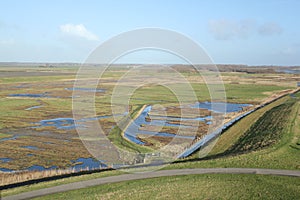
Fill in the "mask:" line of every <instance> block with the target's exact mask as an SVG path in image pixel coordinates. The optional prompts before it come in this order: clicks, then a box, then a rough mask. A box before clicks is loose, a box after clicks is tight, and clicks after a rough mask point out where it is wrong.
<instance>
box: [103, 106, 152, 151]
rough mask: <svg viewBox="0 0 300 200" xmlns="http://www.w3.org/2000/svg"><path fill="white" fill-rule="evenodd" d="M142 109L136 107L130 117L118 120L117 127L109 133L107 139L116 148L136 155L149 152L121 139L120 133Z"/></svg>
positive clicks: (145, 148) (141, 107)
mask: <svg viewBox="0 0 300 200" xmlns="http://www.w3.org/2000/svg"><path fill="white" fill-rule="evenodd" d="M141 109H143V105H140V106H138V107H137V108H136V109H135V110H134V111H133V112H132V113H131V114H130V116H126V117H124V118H123V119H121V120H120V122H119V126H120V127H119V126H115V127H114V128H113V129H112V130H111V132H110V133H109V134H108V139H109V140H110V141H111V142H112V143H113V144H114V145H116V146H117V147H119V148H121V149H124V150H126V151H131V152H137V153H146V152H150V151H151V149H150V148H147V147H144V146H141V145H138V144H135V143H133V142H130V141H128V140H126V139H125V138H124V137H123V133H122V131H124V130H125V129H126V127H127V125H128V124H129V123H131V121H132V119H135V117H136V116H137V115H139V113H140V110H141Z"/></svg>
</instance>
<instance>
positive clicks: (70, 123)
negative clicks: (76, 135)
mask: <svg viewBox="0 0 300 200" xmlns="http://www.w3.org/2000/svg"><path fill="white" fill-rule="evenodd" d="M126 114H127V112H125V113H124V114H116V115H104V116H96V117H89V118H83V119H79V120H77V121H76V122H88V121H94V120H99V119H106V118H111V117H118V116H124V115H126ZM37 125H38V126H34V127H32V128H41V127H46V126H52V127H55V128H57V129H64V130H70V129H76V128H85V126H84V125H82V124H81V125H79V124H75V120H74V119H73V118H54V119H45V120H41V121H40V122H39V123H37Z"/></svg>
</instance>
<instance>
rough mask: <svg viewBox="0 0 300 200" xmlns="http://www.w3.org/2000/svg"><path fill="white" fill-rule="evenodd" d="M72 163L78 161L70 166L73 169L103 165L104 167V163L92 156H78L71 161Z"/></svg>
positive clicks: (101, 166) (89, 168)
mask: <svg viewBox="0 0 300 200" xmlns="http://www.w3.org/2000/svg"><path fill="white" fill-rule="evenodd" d="M73 163H79V164H76V165H75V166H73V167H72V168H73V169H75V171H80V170H85V169H88V170H91V169H101V168H103V167H106V165H105V164H102V163H101V162H100V161H98V160H96V159H93V158H78V159H77V160H75V161H73Z"/></svg>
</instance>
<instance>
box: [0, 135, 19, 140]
mask: <svg viewBox="0 0 300 200" xmlns="http://www.w3.org/2000/svg"><path fill="white" fill-rule="evenodd" d="M17 138H18V136H16V135H14V136H12V137H8V138H2V139H0V142H4V141H7V140H16V139H17Z"/></svg>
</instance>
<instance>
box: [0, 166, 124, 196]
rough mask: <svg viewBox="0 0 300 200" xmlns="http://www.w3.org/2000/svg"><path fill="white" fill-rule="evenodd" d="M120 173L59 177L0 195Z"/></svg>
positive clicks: (118, 172) (107, 172)
mask: <svg viewBox="0 0 300 200" xmlns="http://www.w3.org/2000/svg"><path fill="white" fill-rule="evenodd" d="M121 174H124V172H122V171H117V170H114V171H104V172H101V173H94V174H87V175H82V176H76V177H70V178H64V179H59V180H55V181H49V182H43V183H38V184H32V185H27V186H22V187H17V188H13V189H8V190H2V191H1V195H2V196H10V195H14V194H19V193H23V192H28V191H33V190H38V189H42V188H48V187H54V186H57V185H62V184H68V183H73V182H77V181H85V180H90V179H95V178H102V177H108V176H117V175H121Z"/></svg>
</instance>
